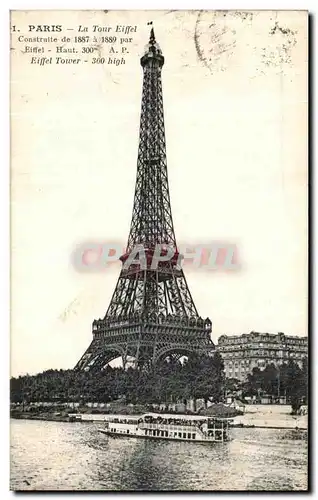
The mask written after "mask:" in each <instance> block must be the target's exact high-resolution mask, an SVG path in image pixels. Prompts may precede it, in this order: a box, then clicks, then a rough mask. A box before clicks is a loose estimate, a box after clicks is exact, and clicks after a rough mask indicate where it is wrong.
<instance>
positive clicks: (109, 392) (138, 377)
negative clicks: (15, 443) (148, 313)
mask: <svg viewBox="0 0 318 500" xmlns="http://www.w3.org/2000/svg"><path fill="white" fill-rule="evenodd" d="M307 377H308V374H307V359H304V360H303V366H302V368H300V367H299V366H298V364H297V363H295V362H294V361H293V360H290V361H289V362H288V363H286V364H283V365H282V366H280V367H279V368H277V367H275V366H274V365H273V364H270V365H268V366H266V368H265V369H264V370H260V369H259V368H254V369H253V372H252V373H251V374H249V375H248V377H247V380H246V381H244V382H240V381H239V380H236V379H226V380H225V377H224V364H223V360H222V358H221V356H220V354H219V353H216V354H215V355H214V357H209V356H196V357H192V358H189V359H188V360H185V361H184V362H183V363H181V362H180V361H173V360H170V361H165V362H163V363H162V364H161V365H159V366H157V367H156V370H154V371H152V372H143V371H139V370H136V369H133V368H128V369H127V370H124V369H123V368H111V367H110V366H108V367H106V369H105V370H104V371H102V372H97V373H91V372H81V371H80V372H77V371H73V370H48V371H45V372H43V373H39V374H37V375H34V376H29V375H26V376H23V377H18V378H12V379H11V401H12V402H31V401H42V402H45V401H60V402H66V401H67V402H72V401H74V402H83V403H85V402H99V403H107V402H109V401H113V400H115V399H118V398H120V397H125V400H126V402H127V403H134V404H135V403H141V404H145V403H160V402H167V401H169V402H176V401H180V400H185V399H191V398H193V399H204V400H205V401H208V400H210V401H213V402H219V401H222V400H223V399H224V396H225V395H226V394H228V393H234V394H237V395H239V396H240V397H241V398H243V399H244V398H245V397H246V396H260V395H262V394H267V395H270V396H273V397H275V398H278V397H280V396H286V398H287V401H288V402H290V403H291V404H292V406H293V409H294V410H295V411H297V408H298V407H299V406H300V405H301V404H302V403H306V402H307V391H308V386H307Z"/></svg>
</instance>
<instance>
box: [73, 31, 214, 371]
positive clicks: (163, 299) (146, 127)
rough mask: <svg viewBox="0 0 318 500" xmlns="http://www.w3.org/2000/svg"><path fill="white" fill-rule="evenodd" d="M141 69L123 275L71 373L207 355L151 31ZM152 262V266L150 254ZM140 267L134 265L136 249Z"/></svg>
mask: <svg viewBox="0 0 318 500" xmlns="http://www.w3.org/2000/svg"><path fill="white" fill-rule="evenodd" d="M140 63H141V66H142V68H143V90H142V103H141V118H140V133H139V149H138V161H137V178H136V187H135V197H134V205H133V214H132V220H131V226H130V232H129V237H128V243H127V248H126V252H125V254H124V255H122V256H121V257H120V260H121V261H122V270H121V273H120V276H119V279H118V282H117V285H116V288H115V291H114V293H113V296H112V299H111V301H110V304H109V307H108V309H107V312H106V314H105V317H104V318H103V319H98V320H94V321H93V340H92V342H91V344H90V346H89V347H88V349H87V350H86V352H85V353H84V355H83V356H82V358H81V359H80V360H79V362H78V363H77V365H76V366H75V369H76V370H94V371H95V370H102V369H103V368H104V367H105V366H106V365H107V364H108V363H110V362H111V361H112V360H114V359H115V358H118V357H121V358H122V362H123V366H124V367H126V363H127V362H129V361H131V360H133V363H134V366H135V367H138V368H141V369H147V367H148V368H149V367H150V366H152V367H154V366H155V365H156V364H157V363H158V362H160V360H163V359H166V358H170V359H174V360H178V359H179V358H181V357H182V356H188V357H189V356H191V354H193V353H212V352H214V350H215V348H214V344H213V342H212V341H211V331H212V323H211V321H210V319H209V318H206V319H202V318H201V317H200V316H199V314H198V312H197V309H196V307H195V304H194V302H193V299H192V296H191V294H190V290H189V288H188V285H187V282H186V279H185V276H184V273H183V269H182V268H181V266H180V260H181V255H180V254H179V252H178V248H177V243H176V238H175V234H174V228H173V221H172V214H171V206H170V196H169V186H168V174H167V159H166V143H165V129H164V114H163V100H162V84H161V70H162V66H163V64H164V57H163V55H162V52H161V49H160V47H159V45H158V43H157V42H156V39H155V35H154V30H153V28H152V29H151V32H150V40H149V43H148V45H147V46H146V49H145V53H144V55H143V56H142V57H141V60H140ZM158 245H161V246H160V248H161V250H160V254H159V259H160V258H163V256H164V255H166V256H167V254H168V253H169V252H170V253H169V255H170V256H171V257H170V258H169V260H166V261H162V262H161V261H159V262H158V264H157V266H156V268H155V269H154V268H153V266H152V265H151V264H152V262H153V258H154V256H155V252H156V248H158ZM136 247H137V248H142V249H143V251H144V254H143V255H144V257H145V265H141V259H140V261H138V262H137V263H136V259H134V258H133V256H134V255H135V253H134V252H135V249H136Z"/></svg>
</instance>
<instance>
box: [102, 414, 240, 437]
mask: <svg viewBox="0 0 318 500" xmlns="http://www.w3.org/2000/svg"><path fill="white" fill-rule="evenodd" d="M229 424H230V420H229V419H225V418H224V419H222V418H216V417H206V416H189V415H160V414H158V413H146V414H144V415H142V416H138V417H137V416H136V417H133V416H127V417H119V416H118V417H111V418H109V419H108V420H106V421H105V427H104V428H102V429H99V432H101V433H103V434H107V435H108V436H122V437H123V436H125V437H135V438H148V439H166V440H173V441H190V442H196V443H207V442H209V443H211V442H224V441H228V440H229V433H228V429H229Z"/></svg>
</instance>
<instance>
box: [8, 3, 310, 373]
mask: <svg viewBox="0 0 318 500" xmlns="http://www.w3.org/2000/svg"><path fill="white" fill-rule="evenodd" d="M150 15H151V19H150ZM14 16H15V17H14ZM48 16H49V17H48ZM306 16H307V15H306V13H305V12H289V11H281V12H271V11H263V12H257V11H256V12H250V13H237V12H231V11H227V12H222V11H218V12H212V11H204V12H198V11H189V12H182V11H179V12H178V11H170V12H165V11H158V12H151V13H150V12H143V11H140V12H137V11H136V12H133V11H131V12H116V11H109V12H104V11H96V12H91V11H63V12H61V11H60V12H59V11H52V12H50V13H49V14H47V13H46V12H45V13H43V12H37V11H30V12H20V13H14V14H13V20H12V23H13V24H16V25H17V26H19V29H20V33H23V34H25V35H26V36H31V35H30V34H29V33H27V26H28V25H29V24H33V25H38V24H41V23H47V19H48V18H49V24H50V25H51V24H52V25H54V24H61V23H62V25H63V29H64V30H65V29H66V28H70V27H74V28H76V27H77V26H78V25H79V24H82V25H88V26H90V27H91V26H92V25H94V24H96V25H97V24H98V25H100V26H111V27H113V28H114V27H115V26H116V25H117V24H120V25H132V26H137V31H136V32H135V33H133V34H132V35H131V37H132V42H130V43H129V44H128V45H129V53H128V54H127V55H126V56H125V64H122V65H119V66H115V65H110V64H91V63H89V65H85V64H79V65H67V66H62V65H55V64H52V65H45V66H40V65H31V64H30V58H29V55H28V54H26V53H25V52H24V51H23V48H24V46H25V44H21V43H20V44H19V43H18V42H17V38H16V36H15V37H13V39H12V48H13V50H12V51H11V137H12V140H11V258H12V268H11V284H12V292H11V295H12V304H11V373H12V375H13V376H16V375H19V374H24V373H37V372H40V371H42V370H45V369H49V368H72V367H73V366H74V365H75V364H76V362H77V361H78V359H79V358H80V357H81V355H82V354H83V353H84V351H85V349H86V348H87V347H88V345H89V343H90V341H91V339H92V334H91V324H92V321H93V319H95V318H100V317H103V316H104V314H105V312H106V309H107V307H108V304H109V301H110V298H111V295H112V293H113V290H114V287H115V285H116V281H117V278H118V275H119V272H120V263H118V264H113V265H112V266H111V267H110V268H107V269H106V270H105V271H104V272H103V273H81V272H79V271H78V270H76V269H75V268H74V266H73V264H72V254H73V252H74V249H75V248H76V246H77V245H79V244H81V243H83V242H89V241H101V242H105V241H107V242H119V243H121V244H122V245H123V246H124V245H125V244H126V241H127V237H128V231H129V226H130V220H131V211H132V205H133V195H134V183H135V176H136V164H137V151H138V134H139V118H140V103H141V90H142V68H141V66H140V63H139V58H140V56H141V55H142V53H143V49H144V46H145V45H146V43H147V42H148V37H149V26H147V22H149V21H150V20H152V21H153V23H154V28H155V33H156V38H157V41H158V43H159V45H160V47H161V49H162V52H163V55H164V56H165V65H164V67H163V70H162V80H163V101H164V112H165V130H166V143H167V161H168V175H169V186H170V197H171V205H172V213H173V220H174V227H175V232H176V238H177V241H179V242H180V243H181V242H182V243H192V244H202V243H207V242H208V243H209V242H211V241H220V240H221V241H228V242H231V243H233V244H235V245H236V246H237V248H238V254H239V259H240V264H241V267H240V270H238V271H232V272H224V271H221V270H218V271H203V270H194V269H190V268H188V267H187V268H186V269H185V272H186V278H187V281H188V284H189V287H190V290H191V294H192V296H193V299H194V301H195V304H196V306H197V309H198V311H199V313H200V315H201V316H202V317H207V316H208V317H210V318H211V319H212V322H213V331H212V340H213V341H214V342H216V341H217V338H218V337H219V336H220V335H222V334H229V335H233V334H241V333H248V332H250V331H252V330H254V331H260V332H273V333H275V332H278V331H280V332H284V333H286V334H290V335H300V336H303V335H307V212H308V207H307V72H308V67H307V17H306ZM44 17H45V19H44ZM13 21H14V22H13ZM69 33H72V32H71V31H69ZM36 35H40V36H44V35H45V36H47V35H48V34H47V33H46V34H43V33H36ZM72 35H73V36H74V34H73V33H72ZM32 36H35V35H34V34H32ZM29 45H31V44H29ZM55 45H56V44H54V43H52V44H51V45H50V44H46V45H45V47H46V48H49V47H51V49H52V52H54V51H55ZM128 45H127V46H128ZM106 51H107V48H106V46H105V45H104V46H101V47H100V49H99V55H100V56H101V57H103V56H105V58H107V57H108V56H107V54H106ZM89 57H91V56H89ZM89 61H91V59H89Z"/></svg>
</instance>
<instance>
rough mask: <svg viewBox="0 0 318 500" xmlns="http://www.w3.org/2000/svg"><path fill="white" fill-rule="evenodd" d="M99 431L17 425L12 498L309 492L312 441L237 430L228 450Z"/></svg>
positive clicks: (85, 426)
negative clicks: (69, 493)
mask: <svg viewBox="0 0 318 500" xmlns="http://www.w3.org/2000/svg"><path fill="white" fill-rule="evenodd" d="M100 426H101V424H98V423H62V422H44V421H35V420H33V421H31V420H11V481H10V487H11V489H12V490H112V491H124V490H126V491H127V490H128V491H136V490H145V491H179V490H181V491H191V490H192V491H193V490H199V491H202V490H210V491H211V490H227V491H229V490H289V491H290V490H306V489H307V440H306V439H300V437H301V436H299V434H296V431H294V430H289V431H288V430H272V429H232V430H231V435H232V437H233V440H232V441H231V442H228V443H224V444H222V443H214V444H196V443H187V442H173V441H154V440H146V439H145V440H144V439H136V438H125V437H118V438H111V437H107V436H105V435H104V434H101V433H99V432H98V428H99V427H100Z"/></svg>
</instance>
